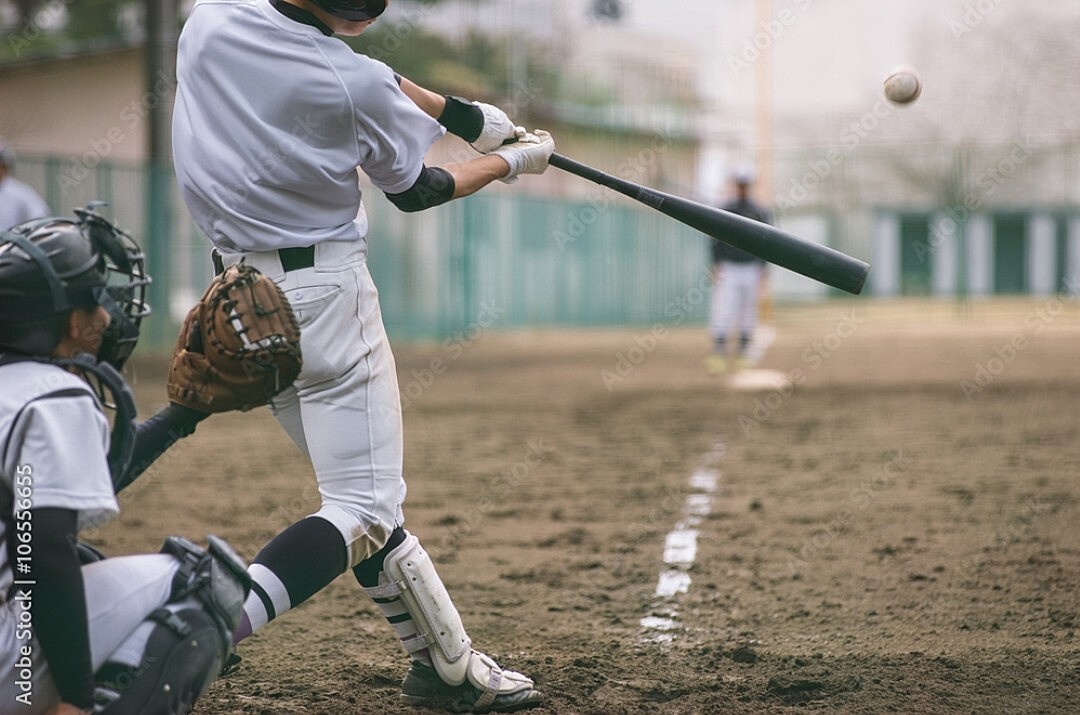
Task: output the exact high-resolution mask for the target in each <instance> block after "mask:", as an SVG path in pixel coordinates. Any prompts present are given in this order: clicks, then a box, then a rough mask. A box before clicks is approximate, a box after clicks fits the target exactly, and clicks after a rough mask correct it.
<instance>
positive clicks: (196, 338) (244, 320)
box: [168, 263, 301, 412]
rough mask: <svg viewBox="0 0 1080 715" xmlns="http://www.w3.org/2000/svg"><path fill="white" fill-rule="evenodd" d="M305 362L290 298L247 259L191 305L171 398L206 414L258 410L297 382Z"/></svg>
mask: <svg viewBox="0 0 1080 715" xmlns="http://www.w3.org/2000/svg"><path fill="white" fill-rule="evenodd" d="M300 366H301V356H300V328H299V327H298V326H297V323H296V316H295V315H294V314H293V311H292V306H290V305H289V300H288V298H286V297H285V294H284V293H282V291H281V288H279V287H278V285H277V284H276V283H274V281H272V280H271V279H270V278H267V277H266V276H265V275H263V274H262V273H260V272H259V271H258V270H256V269H255V268H253V267H251V266H249V265H246V264H244V263H240V264H237V265H235V266H229V267H228V268H226V269H225V271H224V272H223V273H221V274H220V275H218V276H217V277H215V278H214V280H213V281H211V283H210V286H209V287H208V288H207V289H206V293H204V294H203V297H202V299H201V300H200V301H199V302H198V303H196V304H195V305H194V306H192V308H191V310H190V311H188V314H187V318H186V319H185V320H184V325H183V327H182V328H181V329H180V335H179V336H178V337H177V340H176V348H175V350H174V351H173V357H172V363H171V364H170V366H169V376H168V393H169V399H170V400H171V401H172V402H175V403H178V404H181V405H184V406H186V407H190V408H191V409H193V410H199V411H200V412H228V411H230V410H250V409H251V408H253V407H258V406H259V405H265V404H267V403H268V402H270V401H271V400H272V399H273V398H274V396H276V395H277V394H278V393H280V392H281V391H282V390H284V389H285V388H286V387H288V386H289V385H291V384H292V382H293V380H295V379H296V376H297V375H298V374H300Z"/></svg>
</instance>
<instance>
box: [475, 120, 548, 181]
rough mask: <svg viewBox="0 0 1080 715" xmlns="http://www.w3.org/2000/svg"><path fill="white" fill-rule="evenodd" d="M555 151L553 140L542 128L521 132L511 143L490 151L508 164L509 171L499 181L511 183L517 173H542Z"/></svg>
mask: <svg viewBox="0 0 1080 715" xmlns="http://www.w3.org/2000/svg"><path fill="white" fill-rule="evenodd" d="M554 151H555V140H554V139H552V138H551V135H550V134H548V133H547V132H545V131H544V130H543V129H537V130H536V131H535V132H534V133H532V134H528V133H526V134H522V135H521V136H519V137H518V140H517V141H516V142H514V143H513V144H505V145H503V146H500V147H499V148H498V149H496V150H495V151H493V152H491V153H492V154H495V155H497V156H501V157H502V158H503V159H504V160H505V161H506V163H507V164H509V165H510V173H509V174H507V175H506V176H504V177H503V178H502V179H500V181H502V182H504V183H507V184H512V183H514V182H515V181H517V177H518V175H519V174H543V173H544V171H545V170H547V167H548V160H550V159H551V155H552V153H554Z"/></svg>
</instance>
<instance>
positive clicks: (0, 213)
mask: <svg viewBox="0 0 1080 715" xmlns="http://www.w3.org/2000/svg"><path fill="white" fill-rule="evenodd" d="M14 169H15V150H14V149H12V148H11V145H9V144H7V143H5V142H4V140H3V139H0V231H3V230H6V229H8V228H11V227H12V226H14V225H16V224H20V223H22V222H23V221H29V220H30V219H34V218H41V217H42V216H48V215H49V207H48V206H47V205H46V204H45V201H44V200H42V198H41V197H40V196H38V193H37V192H36V191H34V189H33V188H31V187H30V185H29V184H27V183H25V182H22V181H19V180H18V179H16V178H15V177H14V176H12V175H11V172H12V171H14Z"/></svg>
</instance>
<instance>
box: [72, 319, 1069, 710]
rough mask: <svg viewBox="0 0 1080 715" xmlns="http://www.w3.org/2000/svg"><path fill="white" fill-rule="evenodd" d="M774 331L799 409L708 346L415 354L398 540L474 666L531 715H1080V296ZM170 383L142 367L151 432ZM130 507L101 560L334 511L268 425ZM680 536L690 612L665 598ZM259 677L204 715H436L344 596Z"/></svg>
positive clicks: (194, 447)
mask: <svg viewBox="0 0 1080 715" xmlns="http://www.w3.org/2000/svg"><path fill="white" fill-rule="evenodd" d="M777 313H778V320H777V323H776V328H777V336H776V342H775V344H773V345H772V347H771V349H770V350H769V352H768V353H767V355H766V357H765V361H764V363H763V365H762V367H765V368H770V369H773V370H776V371H779V372H780V373H782V374H783V375H784V376H786V377H787V378H788V380H789V382H790V384H791V386H790V387H774V388H772V389H767V390H762V391H742V390H733V389H730V386H729V385H728V384H727V382H726V381H725V379H724V378H718V377H716V376H711V375H709V374H707V373H706V371H705V369H704V364H703V359H704V356H705V352H704V348H705V337H704V331H703V330H702V329H685V328H681V329H678V330H669V329H667V328H665V327H664V326H655V327H653V328H642V329H639V330H623V331H607V332H587V333H586V332H535V333H527V334H498V333H491V334H482V335H479V336H468V337H472V338H475V339H472V340H465V339H462V340H459V341H453V342H450V343H446V344H432V345H421V346H407V347H404V346H403V347H399V348H398V349H397V355H398V367H399V373H400V376H401V384H402V391H403V393H404V394H405V399H406V404H407V408H406V411H405V424H406V433H407V434H406V464H405V466H406V475H407V479H408V482H409V499H408V501H407V502H406V516H407V518H408V522H407V526H408V527H409V528H410V529H411V530H413V531H414V532H415V533H417V534H418V535H420V536H421V538H422V539H423V541H424V542H425V544H426V545H427V547H428V549H429V551H431V553H432V554H433V555H434V556H435V558H436V560H437V564H438V566H439V569H440V572H441V573H442V575H443V577H444V579H445V581H446V583H447V586H448V588H449V590H450V592H451V594H452V595H453V596H454V598H455V600H456V602H457V604H458V607H459V609H460V610H461V612H462V615H463V617H464V620H465V623H466V625H467V627H468V628H469V630H470V633H471V635H472V638H473V640H474V643H475V644H476V645H477V647H479V648H480V649H482V650H486V651H487V652H489V653H491V654H493V655H495V656H496V657H497V658H498V659H499V660H500V662H502V663H503V664H504V665H506V666H508V667H511V668H514V669H517V670H521V671H523V672H526V673H528V674H530V675H532V676H533V677H535V679H536V681H537V683H538V685H539V687H540V688H541V689H542V690H543V691H544V692H545V694H546V696H547V705H546V707H545V708H541V709H539V710H536V711H535V712H538V713H597V714H599V713H672V714H674V713H679V714H685V713H726V712H732V713H759V712H768V713H778V712H802V711H804V710H817V711H829V712H852V713H879V712H905V713H910V712H933V713H1042V712H1062V713H1064V712H1075V711H1076V708H1077V703H1078V702H1080V647H1078V643H1077V639H1076V633H1077V629H1078V627H1080V620H1078V619H1080V505H1078V496H1080V484H1078V483H1077V478H1078V476H1080V370H1078V368H1080V310H1078V306H1077V305H1076V303H1075V301H1064V300H1056V299H1050V300H1035V301H1030V302H1015V301H1012V302H987V303H978V304H974V305H967V304H956V303H920V304H913V303H901V304H891V303H872V302H837V303H830V304H825V305H819V306H815V307H812V308H806V307H799V308H794V307H792V308H782V307H781V308H779V309H778V311H777ZM159 373H160V365H155V364H153V363H142V364H139V365H137V366H136V371H135V378H136V380H135V381H136V388H137V391H138V397H139V400H140V407H141V410H142V412H143V414H149V411H150V410H152V409H154V408H156V407H157V406H158V404H159V403H155V400H158V399H159V397H158V396H159V395H161V394H162V387H161V384H160V381H158V380H156V379H154V377H153V376H156V375H157V374H159ZM702 469H706V470H712V471H713V473H715V474H717V475H718V486H717V488H716V491H715V492H714V493H713V494H712V495H711V499H705V500H704V501H702V500H699V501H697V502H694V503H697V504H698V505H699V506H700V505H702V504H704V505H705V506H706V507H707V508H703V509H702V510H701V511H699V512H697V516H696V517H695V518H694V519H693V520H690V521H688V512H687V511H686V509H687V504H688V503H690V502H689V501H688V497H690V496H691V495H692V494H693V493H694V492H695V487H694V486H693V483H692V481H691V477H692V475H694V474H695V472H696V471H699V470H702ZM129 491H130V494H125V496H124V499H123V500H122V507H123V510H124V513H123V515H122V516H121V518H120V519H119V520H118V521H117V522H116V523H115V524H113V525H110V526H109V527H108V528H106V529H104V530H102V531H100V532H98V533H96V534H94V535H93V538H92V540H91V541H92V543H95V544H96V545H98V546H100V547H101V548H103V549H104V550H105V551H106V552H109V553H115V554H119V553H130V552H135V551H146V550H154V549H156V548H157V547H158V545H159V544H160V542H161V539H162V537H164V536H165V535H166V534H169V533H182V534H185V535H187V536H190V537H192V538H196V539H202V538H203V536H204V535H205V534H206V533H208V532H213V533H217V534H220V535H222V536H224V537H226V538H228V539H229V540H230V541H231V542H232V543H233V544H234V545H235V546H236V547H237V548H238V549H239V550H240V551H241V552H242V553H243V554H244V555H245V556H247V557H251V556H253V555H254V554H255V553H256V552H257V551H258V549H259V547H260V546H261V545H262V544H263V543H264V542H265V540H266V539H267V538H269V537H270V536H271V535H272V534H273V533H275V532H276V531H277V530H279V529H281V528H283V527H284V526H286V525H288V524H289V523H291V522H292V521H293V520H295V519H297V518H299V517H302V516H304V515H305V514H308V513H310V512H311V511H313V510H314V509H315V508H316V504H317V501H316V492H315V488H314V480H313V477H312V474H311V470H310V467H309V466H308V465H307V464H306V463H305V462H304V461H303V460H302V459H301V458H300V456H299V454H298V452H297V451H296V450H295V448H294V447H293V446H292V444H291V443H290V442H289V441H288V440H287V438H285V437H284V434H283V433H282V432H281V431H280V429H279V428H278V427H277V425H276V423H275V422H274V421H273V419H272V418H271V417H270V415H269V414H268V413H267V411H266V410H262V411H257V412H253V413H247V414H241V415H236V416H221V417H214V418H212V419H211V420H210V421H209V422H207V423H205V424H204V425H203V426H201V427H200V428H199V430H198V433H197V434H196V435H195V436H194V437H193V438H191V439H189V440H188V441H187V442H186V443H184V444H181V445H179V446H177V447H176V448H174V450H173V451H172V452H171V453H170V454H169V455H167V456H166V457H165V458H164V459H163V460H162V461H161V462H160V463H159V465H157V466H155V467H154V469H153V470H152V471H151V472H150V473H149V474H148V475H146V476H145V477H144V478H143V480H142V481H141V482H140V483H138V484H136V485H135V486H134V487H132V488H131V490H129ZM688 525H689V526H693V527H694V529H695V530H696V554H695V558H694V560H693V564H692V565H686V564H684V565H683V566H682V567H681V568H682V570H683V572H684V573H685V575H686V576H688V577H689V586H688V588H687V589H686V591H685V592H683V593H676V594H675V595H674V596H673V597H671V598H670V599H668V600H664V599H659V598H657V597H656V596H655V594H654V592H655V589H656V588H657V584H658V577H659V574H660V573H661V571H664V570H665V569H667V568H669V566H665V564H664V563H663V562H662V557H663V555H664V551H665V538H666V536H667V535H668V534H669V532H671V531H672V530H674V529H677V528H678V527H680V526H682V527H687V526H688ZM645 617H655V618H661V619H664V618H668V619H671V620H672V621H673V622H674V624H675V625H674V627H673V628H672V629H671V630H662V629H657V628H643V626H642V624H641V621H642V619H643V618H645ZM661 622H663V621H661ZM240 652H241V654H242V656H243V657H244V663H243V667H242V668H241V669H240V670H239V671H238V672H237V673H235V674H234V675H232V676H230V677H228V678H226V679H223V680H220V681H218V682H217V683H216V684H215V685H214V686H213V687H212V689H211V690H210V691H209V693H207V695H206V696H205V697H204V699H203V700H202V701H201V702H200V704H199V706H198V708H197V711H196V712H198V713H204V714H205V713H275V714H276V713H327V714H335V715H343V714H349V713H396V712H418V711H416V710H413V709H411V708H407V707H404V706H402V705H401V704H400V703H399V702H398V693H399V689H398V685H399V682H400V679H401V677H402V676H403V674H404V671H405V669H406V665H407V663H406V659H405V658H404V656H403V654H402V652H401V651H400V649H399V646H398V645H397V643H396V642H395V640H394V638H393V636H392V633H391V631H390V629H389V628H388V627H387V625H386V624H385V623H384V622H382V621H381V617H380V616H379V615H378V614H377V612H376V610H375V609H374V607H373V606H372V605H371V604H370V603H369V602H368V601H367V599H366V598H365V597H364V596H363V595H362V594H361V593H360V592H359V589H358V587H357V586H356V584H355V583H354V582H353V581H352V578H351V576H350V577H341V578H339V579H338V580H337V581H336V582H335V583H334V584H332V585H331V586H330V587H329V589H328V590H327V591H325V592H323V593H321V594H319V595H317V596H316V597H315V598H313V599H312V600H311V601H310V602H309V603H307V604H305V605H303V606H301V607H300V608H298V609H296V610H294V611H293V612H290V613H288V614H286V615H285V616H283V617H282V618H281V619H279V620H278V621H277V622H275V623H273V624H271V625H270V626H268V627H267V628H266V629H265V630H263V631H262V632H260V633H259V634H257V635H256V636H255V637H253V638H252V639H250V640H249V641H247V642H246V643H244V644H243V645H242V646H241V651H240ZM420 712H422V711H420Z"/></svg>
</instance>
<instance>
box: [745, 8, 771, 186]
mask: <svg viewBox="0 0 1080 715" xmlns="http://www.w3.org/2000/svg"><path fill="white" fill-rule="evenodd" d="M771 20H772V0H756V6H755V9H754V28H753V32H752V33H751V35H750V36H751V37H754V36H755V35H756V33H758V32H760V31H761V29H762V28H764V27H767V26H768V23H769V22H770V21H771ZM754 69H755V73H756V80H757V83H756V86H757V89H756V94H757V96H756V97H755V98H754V99H755V124H756V125H757V131H756V134H757V152H756V153H757V156H756V158H755V160H754V161H755V163H756V164H757V182H756V183H757V187H756V188H757V192H756V193H757V194H758V198H759V199H761V200H763V201H764V202H765V203H767V204H769V205H771V204H772V202H773V161H774V159H773V53H772V46H771V45H770V46H768V47H763V48H762V49H761V55H760V56H759V57H758V59H757V62H756V63H755V64H754Z"/></svg>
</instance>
